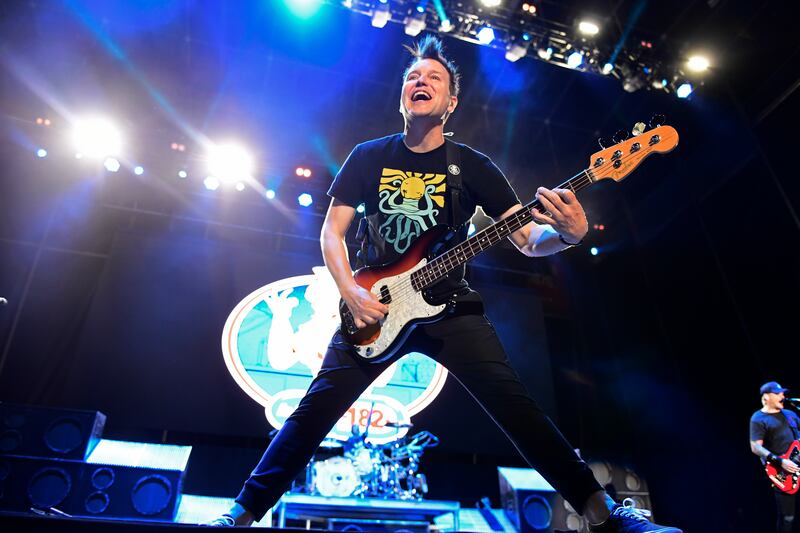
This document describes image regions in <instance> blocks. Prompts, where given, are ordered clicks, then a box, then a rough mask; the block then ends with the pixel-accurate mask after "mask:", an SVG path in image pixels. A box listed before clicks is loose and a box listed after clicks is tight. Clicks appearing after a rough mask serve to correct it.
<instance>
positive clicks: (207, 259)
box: [0, 0, 800, 532]
mask: <svg viewBox="0 0 800 533" xmlns="http://www.w3.org/2000/svg"><path fill="white" fill-rule="evenodd" d="M564 4H565V5H567V6H569V7H570V8H571V9H573V10H575V11H576V12H577V11H579V10H580V9H581V8H583V7H593V8H594V9H596V10H597V9H607V11H608V12H610V13H612V14H611V15H609V17H608V20H609V22H610V23H611V24H612V25H613V23H614V22H617V23H618V22H619V21H620V20H624V17H625V13H626V12H627V11H629V10H630V9H631V7H632V6H633V3H629V2H619V3H615V4H614V5H613V6H611V7H613V12H612V11H611V8H610V7H609V6H608V5H606V4H605V3H603V2H596V3H585V4H584V3H578V2H571V3H570V2H568V3H564ZM668 4H670V6H665V5H662V4H661V3H658V4H657V3H652V4H647V3H646V8H645V10H644V14H643V16H642V18H640V19H639V21H638V23H637V29H636V31H637V32H640V33H641V34H642V35H648V36H649V37H651V38H654V39H655V41H656V42H657V43H658V44H659V45H661V46H664V47H667V46H675V47H676V48H678V47H682V48H681V49H685V48H687V47H688V46H689V45H691V44H695V43H704V44H706V45H707V46H708V47H710V48H711V49H712V50H713V51H714V52H715V53H716V55H715V58H716V59H715V63H714V68H713V69H712V72H711V73H709V74H708V75H707V76H706V79H705V85H704V86H703V87H702V88H700V89H698V90H697V91H696V92H695V94H693V95H692V96H691V97H690V99H688V100H679V99H677V98H676V97H675V96H674V95H668V94H664V93H661V92H655V91H640V92H637V93H633V94H630V93H626V92H624V91H623V90H622V88H621V86H620V83H619V82H618V81H617V80H614V79H609V78H604V77H601V76H598V75H592V74H588V73H581V72H574V71H570V70H567V69H563V68H558V67H555V66H552V65H548V64H545V63H543V62H541V61H538V60H534V59H532V58H525V59H523V60H521V61H519V62H517V63H513V64H512V63H508V62H506V61H505V60H504V59H503V57H502V52H501V51H498V50H491V49H488V48H485V47H478V46H476V45H472V44H469V43H465V42H461V41H457V40H454V39H447V40H446V41H445V42H446V45H447V47H448V50H449V51H450V53H451V54H452V56H453V58H454V59H455V61H456V62H457V63H458V64H459V65H460V66H461V69H462V71H463V75H464V83H463V88H462V91H463V93H462V96H461V100H460V105H459V109H458V111H457V112H456V113H455V115H454V116H453V117H452V119H451V121H450V122H448V128H447V129H448V130H452V131H454V132H455V134H456V135H455V138H456V139H457V140H459V141H461V142H466V143H468V144H470V145H471V146H473V147H475V148H476V149H478V150H480V151H482V152H484V153H486V154H488V155H489V156H490V157H492V158H493V159H494V160H495V162H496V163H497V164H498V165H499V166H500V167H501V168H502V169H503V170H504V172H506V174H507V176H508V178H509V180H510V181H511V183H512V184H513V185H514V187H515V189H516V190H517V192H518V194H519V195H520V197H521V198H522V199H528V198H530V197H531V196H532V195H533V194H534V192H535V189H536V187H537V186H539V185H545V186H554V185H556V184H558V183H560V182H561V181H563V180H564V179H566V178H568V177H570V176H572V175H573V174H574V173H575V172H578V171H579V170H581V169H582V168H584V166H585V165H587V164H588V161H589V156H590V155H591V154H592V153H593V152H595V151H596V150H597V145H596V144H595V139H596V137H597V136H598V135H610V134H612V133H613V132H614V131H616V130H618V129H625V128H629V127H630V126H631V125H632V124H633V123H634V122H636V121H639V120H647V119H648V118H649V117H650V116H651V115H652V114H653V113H655V112H660V113H663V114H665V115H666V117H667V121H666V123H667V124H670V125H672V126H674V127H675V128H676V129H677V130H678V131H679V133H680V135H681V140H680V144H679V146H678V147H677V149H676V150H675V151H674V152H673V153H671V154H669V155H666V156H654V157H653V158H651V159H650V160H648V161H647V162H646V163H645V164H644V165H643V166H642V167H641V168H640V169H638V170H637V171H636V173H635V174H634V175H633V176H632V177H630V178H629V179H627V180H625V181H624V182H622V183H620V184H618V185H615V184H611V183H601V184H598V185H597V186H595V187H594V188H592V189H590V190H588V191H586V192H585V193H584V194H583V195H582V196H581V199H582V202H583V204H584V207H585V208H586V211H587V214H588V216H589V220H590V225H591V224H593V223H603V224H604V225H605V227H606V229H605V231H602V232H601V231H591V232H590V234H589V236H588V237H587V239H586V243H585V244H584V245H583V246H581V247H579V248H576V249H572V250H569V251H567V252H565V253H562V254H559V255H557V256H555V257H551V258H546V259H533V260H532V259H526V258H524V257H522V256H521V255H519V254H517V253H516V252H515V251H513V250H511V248H510V246H504V247H502V248H499V249H497V250H493V251H492V252H490V253H488V254H487V255H486V256H482V257H481V258H479V259H478V260H477V261H476V262H475V263H474V264H473V265H472V266H471V267H470V268H469V275H470V276H471V279H472V280H473V284H474V285H475V286H476V287H477V288H479V289H480V290H481V292H482V293H483V295H484V298H485V300H486V301H487V304H488V314H489V316H490V317H491V318H492V319H493V320H494V321H495V323H496V325H497V328H498V330H499V332H500V335H501V337H502V339H503V341H504V343H505V344H506V346H507V348H508V351H509V356H510V357H511V359H512V361H513V362H514V364H515V366H516V367H517V368H518V369H519V371H520V374H521V375H522V376H523V378H524V380H525V381H526V383H527V384H528V385H529V387H530V389H531V391H532V392H533V394H534V396H535V397H536V398H537V399H538V400H539V402H540V403H541V404H542V406H543V407H544V408H545V410H546V411H547V412H548V413H549V414H551V416H552V417H553V418H554V419H555V420H556V421H557V423H558V425H559V427H560V428H561V429H562V431H563V432H564V433H565V435H566V436H567V437H568V439H569V440H570V441H571V442H572V443H573V444H574V446H576V447H578V448H580V449H581V451H582V453H583V454H584V456H587V457H618V458H622V459H623V460H624V461H626V462H628V463H630V464H631V465H632V466H633V467H634V468H635V470H636V471H637V472H639V473H640V474H641V475H642V476H643V477H644V478H646V479H647V481H648V484H649V487H650V491H651V496H652V500H653V508H654V510H655V513H656V516H657V517H658V518H659V520H660V521H664V522H670V523H675V524H678V525H681V526H683V527H685V528H686V530H687V531H699V530H707V531H742V532H745V531H748V532H749V531H755V532H761V531H767V530H768V529H769V528H770V527H771V523H772V513H773V511H772V508H771V506H772V502H771V496H770V492H769V488H768V486H767V483H766V480H765V478H764V476H763V474H762V472H761V470H760V466H759V464H758V461H757V460H756V458H755V457H754V456H753V455H752V454H751V453H750V451H749V446H748V419H749V417H750V415H751V414H752V412H753V411H755V410H756V409H758V408H759V407H760V404H759V398H758V387H759V386H760V385H761V384H762V383H763V382H765V381H768V380H771V379H778V380H779V381H780V382H781V383H782V384H783V385H785V386H789V387H795V388H796V387H798V386H800V385H798V383H797V381H798V380H797V379H796V377H795V375H796V373H797V370H798V366H799V365H798V362H797V357H796V356H797V348H796V343H795V342H794V341H795V336H796V328H797V319H798V317H799V316H800V314H798V312H797V309H796V305H797V301H798V297H800V291H799V290H798V289H800V253H798V245H799V244H800V239H798V230H799V229H800V223H799V222H798V215H797V208H798V198H800V194H799V193H800V186H798V181H797V179H796V173H795V171H794V168H793V165H794V159H795V158H794V157H793V156H794V153H795V151H796V150H794V137H795V136H794V135H793V129H794V126H795V124H794V122H795V120H794V119H795V118H796V117H797V116H798V96H797V93H796V91H795V90H794V89H795V88H796V87H797V79H798V69H797V64H798V61H797V59H798V57H797V55H798V54H797V52H798V45H797V42H796V41H794V40H793V37H792V35H793V30H792V28H791V24H792V22H791V21H792V17H791V16H790V13H789V10H788V9H787V8H786V7H784V6H785V5H787V4H784V3H782V2H712V3H706V2H686V3H685V5H684V3H668ZM546 6H547V3H544V4H543V8H544V7H546ZM0 13H2V16H3V20H2V27H0V30H2V31H1V34H2V37H0V60H2V72H3V76H2V79H1V80H0V89H1V90H2V100H1V101H0V106H2V135H3V137H4V138H3V142H2V145H0V153H1V154H2V167H1V168H2V170H1V171H0V184H1V188H0V296H4V297H6V298H7V299H8V300H9V304H8V305H6V306H5V307H0V348H2V350H3V351H2V359H0V399H2V400H4V401H14V402H24V403H33V404H43V405H54V406H64V407H76V408H88V409H99V410H101V411H103V412H105V413H106V414H107V415H108V416H109V421H108V425H107V431H106V435H107V436H110V437H116V438H140V439H145V440H152V441H164V442H174V443H187V444H192V445H194V447H195V448H194V452H193V458H192V461H191V462H190V468H189V477H188V479H187V486H186V490H187V492H193V493H202V494H214V495H227V496H231V495H233V494H234V493H235V492H236V491H237V490H238V487H239V485H240V483H241V481H242V480H243V479H244V476H246V474H247V473H248V472H249V470H250V468H252V466H253V464H254V462H255V461H256V460H257V458H258V457H259V455H260V453H261V450H262V449H263V446H264V445H265V439H266V436H267V433H268V431H269V429H270V428H268V427H267V425H266V423H265V420H264V416H263V411H262V409H261V408H260V407H259V406H258V405H256V404H255V403H254V402H253V401H252V400H250V399H249V398H248V397H247V396H246V395H245V394H244V393H243V392H241V391H240V390H239V389H238V387H236V386H235V384H234V382H233V380H232V379H230V377H229V375H228V373H227V371H226V369H225V367H224V363H223V360H222V357H221V354H220V350H219V344H220V342H219V339H220V335H221V330H222V326H223V324H224V321H225V319H226V317H227V315H228V313H229V312H230V310H231V309H232V308H233V306H234V305H235V304H236V303H237V302H238V301H239V300H240V299H241V298H242V297H244V296H245V295H246V294H248V293H249V292H251V291H252V290H254V289H256V288H258V287H260V286H262V285H265V284H267V283H269V282H271V281H274V280H277V279H280V278H283V277H287V276H291V275H299V274H305V273H308V272H310V268H311V267H312V266H314V265H318V264H321V262H322V259H321V255H320V252H319V246H318V244H317V239H318V233H319V228H320V224H321V221H322V215H323V213H324V208H325V204H326V200H325V197H324V191H325V189H326V187H327V185H328V184H329V183H330V179H331V176H332V174H333V173H335V171H336V169H337V167H338V165H340V164H341V162H342V161H343V160H344V158H345V157H346V156H347V154H348V152H349V150H350V149H351V148H352V146H353V145H354V144H355V143H357V142H360V141H363V140H366V139H369V138H372V137H377V136H381V135H385V134H388V133H391V132H394V131H397V130H399V129H400V128H401V127H402V123H401V117H400V116H399V114H398V113H397V107H398V102H399V94H400V75H401V73H402V70H403V67H404V66H405V63H406V62H407V56H405V55H404V53H403V52H402V50H401V47H400V45H401V43H407V42H410V39H409V38H408V37H406V36H405V35H404V34H403V31H402V27H401V26H399V25H394V24H390V25H389V26H387V27H386V28H384V29H383V30H378V29H375V28H372V27H371V26H370V24H369V19H368V18H366V17H363V16H359V15H355V14H352V13H349V12H347V11H346V10H343V9H340V8H338V7H334V6H325V7H324V8H323V9H322V10H321V12H320V13H319V14H318V15H317V16H316V17H314V18H313V19H309V20H307V21H299V20H297V19H295V18H294V17H292V16H290V15H289V14H288V13H287V12H286V10H285V8H283V7H282V5H281V4H280V3H272V2H254V3H248V4H240V3H235V4H234V3H229V4H212V3H205V2H204V3H202V4H201V3H199V2H191V1H188V0H187V1H182V2H174V3H171V4H169V5H167V6H163V5H161V3H160V2H155V1H151V2H138V3H136V4H135V5H134V4H133V3H121V2H100V1H96V2H89V1H87V2H77V1H75V2H9V3H4V4H3V6H2V7H0ZM86 111H98V112H104V113H106V114H108V115H109V116H112V117H114V119H115V120H116V121H117V122H118V123H119V124H120V125H121V128H122V129H123V131H124V132H125V136H126V150H125V158H124V159H123V169H122V170H121V171H120V172H119V173H116V174H112V173H108V172H105V171H104V170H103V169H102V167H100V166H99V165H93V164H92V163H90V162H86V161H78V160H75V159H74V157H73V154H72V153H71V151H70V149H69V147H68V143H67V142H66V140H65V139H66V137H67V135H68V131H69V124H70V122H71V120H73V119H74V117H76V116H79V115H80V114H82V113H84V112H86ZM42 116H46V117H49V118H51V119H52V121H53V123H52V125H51V126H50V127H48V128H44V127H41V126H37V125H36V124H35V118H36V117H42ZM228 136H233V137H235V138H237V139H240V140H241V141H242V142H244V143H245V144H247V145H248V146H249V147H250V148H251V150H252V151H253V152H254V153H255V154H256V159H257V161H258V169H259V171H258V172H259V174H258V176H257V179H258V181H259V182H260V183H261V184H263V185H264V186H267V187H272V188H274V189H275V190H276V191H277V194H278V201H273V202H269V201H267V200H265V199H263V197H262V196H261V195H260V194H259V193H258V192H257V191H255V190H250V189H248V190H246V191H244V192H241V193H240V192H237V191H233V190H222V189H221V190H218V191H215V192H210V191H205V190H204V189H203V187H202V184H201V178H202V176H201V170H202V156H203V152H204V150H203V145H204V142H206V141H207V140H208V139H212V140H213V139H219V138H225V137H228ZM171 142H182V143H184V144H185V145H186V147H187V150H186V152H182V153H179V152H175V151H172V150H170V148H169V144H170V143H171ZM40 146H44V147H46V148H47V149H48V152H49V155H48V157H47V158H45V159H38V158H36V157H35V150H36V148H38V147H40ZM135 164H142V165H143V166H144V167H145V169H146V172H145V174H144V175H143V176H134V175H133V173H132V172H131V168H132V166H133V165H135ZM297 165H304V166H309V167H311V168H312V169H313V170H314V176H313V177H312V178H311V179H310V180H305V181H301V180H299V179H298V178H296V177H295V176H294V173H293V171H294V168H295V166H297ZM180 168H186V169H187V170H188V171H189V178H187V179H186V180H178V179H177V178H176V177H175V174H176V172H177V170H178V169H180ZM304 190H307V191H309V192H311V193H312V194H313V195H314V199H315V203H314V205H313V206H312V207H311V208H309V209H301V208H299V207H298V206H297V204H296V203H295V201H294V198H295V197H296V195H297V194H298V192H300V191H304ZM593 245H594V246H597V247H598V248H599V249H600V253H599V255H598V256H596V257H593V256H591V255H590V254H589V253H588V248H589V247H590V246H593ZM414 422H415V424H416V428H415V429H427V430H429V431H431V432H433V433H434V434H436V435H438V436H439V437H441V439H442V444H441V446H440V447H439V448H437V449H435V450H431V451H429V452H428V453H427V454H426V456H425V458H424V459H423V471H425V472H426V473H428V477H429V480H430V485H431V494H430V496H431V497H435V498H450V499H460V500H461V501H462V502H463V503H465V504H467V505H472V504H473V503H474V502H475V501H476V500H477V499H478V498H479V497H481V496H483V495H489V496H491V497H492V499H493V500H494V501H493V503H494V504H495V505H497V503H498V502H497V481H496V479H497V478H496V473H495V467H496V466H497V465H510V466H521V465H522V463H521V462H520V459H519V458H518V457H516V455H515V454H514V452H513V449H512V448H511V446H510V445H509V444H508V443H507V442H506V441H505V440H504V438H503V436H502V434H501V433H500V431H499V430H495V429H493V428H492V426H491V422H490V421H489V420H488V418H487V417H486V416H485V415H483V414H482V413H481V412H480V411H479V410H478V408H477V407H475V406H474V404H473V403H472V401H471V399H470V398H469V397H468V396H467V394H466V393H464V392H463V391H462V390H461V389H460V388H459V387H458V386H457V385H456V384H455V383H454V382H453V381H450V382H449V383H448V384H447V386H446V388H445V390H444V392H443V394H442V396H440V397H439V398H438V399H437V400H436V401H435V402H434V403H433V404H432V405H431V406H430V407H429V408H428V409H427V410H426V411H424V412H423V413H421V414H419V415H418V416H417V417H415V419H414Z"/></svg>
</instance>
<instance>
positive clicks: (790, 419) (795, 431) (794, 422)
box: [781, 409, 800, 440]
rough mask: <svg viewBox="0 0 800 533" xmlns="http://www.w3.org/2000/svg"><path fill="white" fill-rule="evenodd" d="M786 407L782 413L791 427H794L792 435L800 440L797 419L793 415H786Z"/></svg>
mask: <svg viewBox="0 0 800 533" xmlns="http://www.w3.org/2000/svg"><path fill="white" fill-rule="evenodd" d="M784 411H785V409H781V414H782V415H783V419H784V420H786V423H787V424H789V427H790V428H792V437H793V438H794V440H800V429H798V428H797V420H795V418H794V417H793V416H786V413H785V412H784Z"/></svg>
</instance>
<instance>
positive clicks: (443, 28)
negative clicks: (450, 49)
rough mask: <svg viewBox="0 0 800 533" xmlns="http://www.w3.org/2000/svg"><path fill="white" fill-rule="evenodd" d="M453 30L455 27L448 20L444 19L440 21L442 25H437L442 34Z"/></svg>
mask: <svg viewBox="0 0 800 533" xmlns="http://www.w3.org/2000/svg"><path fill="white" fill-rule="evenodd" d="M453 28H455V25H453V23H452V22H450V19H444V20H442V23H441V24H439V31H441V32H444V33H448V32H451V31H453Z"/></svg>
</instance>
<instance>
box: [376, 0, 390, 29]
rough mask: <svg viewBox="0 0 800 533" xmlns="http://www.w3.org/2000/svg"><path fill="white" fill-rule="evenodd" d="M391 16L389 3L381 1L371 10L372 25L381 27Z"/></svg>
mask: <svg viewBox="0 0 800 533" xmlns="http://www.w3.org/2000/svg"><path fill="white" fill-rule="evenodd" d="M391 18H392V12H391V11H390V10H389V5H388V4H386V2H381V3H379V4H378V5H377V6H375V10H374V11H373V12H372V25H373V26H374V27H375V28H383V27H384V26H386V23H387V22H389V20H390V19H391Z"/></svg>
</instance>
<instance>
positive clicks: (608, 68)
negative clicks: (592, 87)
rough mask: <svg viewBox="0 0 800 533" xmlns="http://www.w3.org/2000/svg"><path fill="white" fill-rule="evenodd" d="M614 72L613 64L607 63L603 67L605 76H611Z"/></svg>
mask: <svg viewBox="0 0 800 533" xmlns="http://www.w3.org/2000/svg"><path fill="white" fill-rule="evenodd" d="M612 70H614V65H612V64H611V63H606V64H605V65H603V74H611V71H612Z"/></svg>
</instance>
